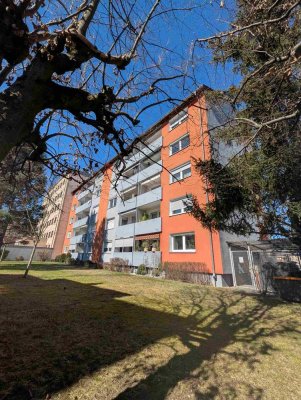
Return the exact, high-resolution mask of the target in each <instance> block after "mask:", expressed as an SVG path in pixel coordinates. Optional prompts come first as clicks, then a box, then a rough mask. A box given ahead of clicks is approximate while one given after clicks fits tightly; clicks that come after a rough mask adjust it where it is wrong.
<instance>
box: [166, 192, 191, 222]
mask: <svg viewBox="0 0 301 400" xmlns="http://www.w3.org/2000/svg"><path fill="white" fill-rule="evenodd" d="M191 197H192V195H191V194H188V195H186V196H181V197H177V198H175V199H171V200H169V216H170V217H174V216H176V215H182V214H187V211H183V210H185V208H187V206H185V207H183V208H181V211H180V212H179V213H176V214H173V213H172V211H171V205H172V203H175V202H176V201H180V200H184V199H186V200H188V198H191ZM183 205H184V204H183ZM177 210H179V209H177Z"/></svg>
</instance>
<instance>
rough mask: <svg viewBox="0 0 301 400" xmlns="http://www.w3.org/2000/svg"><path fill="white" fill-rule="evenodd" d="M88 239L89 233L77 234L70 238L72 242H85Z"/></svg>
mask: <svg viewBox="0 0 301 400" xmlns="http://www.w3.org/2000/svg"><path fill="white" fill-rule="evenodd" d="M86 240H87V235H86V234H84V235H75V236H72V238H71V239H70V244H79V243H84V242H85V241H86Z"/></svg>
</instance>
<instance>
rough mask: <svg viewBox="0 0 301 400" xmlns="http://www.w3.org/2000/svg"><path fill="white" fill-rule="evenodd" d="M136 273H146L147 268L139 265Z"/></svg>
mask: <svg viewBox="0 0 301 400" xmlns="http://www.w3.org/2000/svg"><path fill="white" fill-rule="evenodd" d="M137 274H138V275H146V274H147V269H146V266H145V265H144V264H141V265H139V267H138V269H137Z"/></svg>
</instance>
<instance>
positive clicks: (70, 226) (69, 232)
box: [63, 195, 78, 253]
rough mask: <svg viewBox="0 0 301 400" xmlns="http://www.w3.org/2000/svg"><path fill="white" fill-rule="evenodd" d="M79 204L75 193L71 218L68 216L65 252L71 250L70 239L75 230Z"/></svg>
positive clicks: (70, 213)
mask: <svg viewBox="0 0 301 400" xmlns="http://www.w3.org/2000/svg"><path fill="white" fill-rule="evenodd" d="M77 204H78V200H77V196H76V195H73V197H72V202H71V208H70V212H69V218H68V224H67V229H66V234H65V239H64V245H63V253H68V252H69V247H70V239H71V236H72V232H73V222H75V220H76V216H75V209H76V206H77Z"/></svg>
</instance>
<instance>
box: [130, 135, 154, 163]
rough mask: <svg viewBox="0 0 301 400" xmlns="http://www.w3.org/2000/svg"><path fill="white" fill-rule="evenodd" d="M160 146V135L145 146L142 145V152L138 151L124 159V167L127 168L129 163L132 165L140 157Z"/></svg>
mask: <svg viewBox="0 0 301 400" xmlns="http://www.w3.org/2000/svg"><path fill="white" fill-rule="evenodd" d="M161 147H162V136H160V137H159V138H158V139H156V140H154V141H153V142H152V143H150V144H149V145H148V146H147V147H144V148H143V153H142V152H138V153H136V154H134V155H133V156H132V157H131V158H129V159H128V160H127V161H126V167H127V168H129V167H130V166H131V165H133V164H134V163H136V162H137V161H140V160H141V159H142V158H144V157H145V155H149V154H150V153H153V152H155V151H156V150H158V149H160V148H161Z"/></svg>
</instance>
